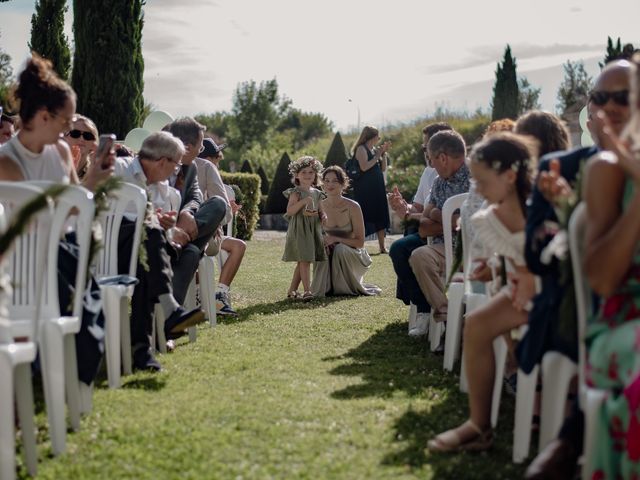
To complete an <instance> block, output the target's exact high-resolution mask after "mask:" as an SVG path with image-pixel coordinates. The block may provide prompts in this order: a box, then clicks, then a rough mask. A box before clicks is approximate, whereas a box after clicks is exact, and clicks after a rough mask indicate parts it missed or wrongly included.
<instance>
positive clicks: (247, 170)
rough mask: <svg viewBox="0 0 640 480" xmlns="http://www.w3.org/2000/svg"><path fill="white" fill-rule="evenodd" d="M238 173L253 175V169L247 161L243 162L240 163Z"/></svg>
mask: <svg viewBox="0 0 640 480" xmlns="http://www.w3.org/2000/svg"><path fill="white" fill-rule="evenodd" d="M240 173H253V167H252V166H251V162H250V161H249V160H245V161H244V162H242V166H241V167H240Z"/></svg>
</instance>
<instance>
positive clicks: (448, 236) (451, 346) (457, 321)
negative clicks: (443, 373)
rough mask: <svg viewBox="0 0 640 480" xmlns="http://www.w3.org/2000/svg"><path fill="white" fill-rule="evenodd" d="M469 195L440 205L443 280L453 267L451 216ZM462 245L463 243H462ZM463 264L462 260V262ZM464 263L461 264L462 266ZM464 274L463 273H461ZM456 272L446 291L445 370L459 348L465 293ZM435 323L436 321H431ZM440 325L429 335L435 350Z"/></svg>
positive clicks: (452, 198)
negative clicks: (442, 239) (435, 337)
mask: <svg viewBox="0 0 640 480" xmlns="http://www.w3.org/2000/svg"><path fill="white" fill-rule="evenodd" d="M468 196H469V194H468V193H461V194H459V195H454V196H453V197H449V198H448V199H447V201H446V202H444V205H443V206H442V230H443V234H444V259H445V262H444V263H445V280H446V279H448V277H449V275H450V274H451V268H452V267H453V225H452V222H451V221H452V217H453V213H454V212H455V211H456V210H459V209H460V207H461V206H462V203H463V202H464V201H465V200H466V199H467V197H468ZM463 247H464V244H463ZM463 264H464V262H463ZM464 266H466V265H463V267H464ZM463 275H464V274H463ZM463 275H460V274H458V273H456V274H455V275H454V276H453V279H452V281H451V283H450V284H449V289H448V291H447V298H448V300H449V301H448V306H447V327H446V334H445V342H444V360H443V367H444V368H445V370H449V371H451V370H453V363H454V362H455V360H456V358H457V357H458V355H459V350H460V335H461V331H460V330H461V329H460V326H461V323H462V303H463V299H464V293H465V284H464V276H463ZM431 323H432V325H431V326H433V324H435V323H436V322H433V321H432V322H431ZM441 329H442V325H437V326H436V329H435V330H436V332H435V333H436V335H437V339H436V340H434V337H432V336H431V335H429V337H430V339H431V349H432V350H435V348H437V347H438V345H437V343H436V344H435V348H434V343H435V342H436V341H437V342H439V341H440V336H441V335H442V330H441Z"/></svg>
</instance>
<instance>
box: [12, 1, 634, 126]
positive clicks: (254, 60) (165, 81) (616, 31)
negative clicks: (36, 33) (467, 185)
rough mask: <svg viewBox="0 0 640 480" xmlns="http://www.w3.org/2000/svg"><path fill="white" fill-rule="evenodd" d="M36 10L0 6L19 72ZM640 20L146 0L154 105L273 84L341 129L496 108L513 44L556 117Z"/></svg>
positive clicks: (208, 102)
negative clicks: (576, 77)
mask: <svg viewBox="0 0 640 480" xmlns="http://www.w3.org/2000/svg"><path fill="white" fill-rule="evenodd" d="M34 3H35V2H34V1H33V0H30V1H28V0H11V1H9V2H7V3H0V35H1V37H0V45H1V46H2V48H3V49H4V50H5V51H6V52H8V53H9V54H10V55H11V56H12V58H13V60H14V68H15V69H16V70H18V69H19V67H20V65H21V64H22V63H23V61H24V59H25V58H26V57H27V55H28V50H27V46H26V44H27V41H28V38H29V32H30V27H31V25H30V16H31V14H32V12H33V8H34ZM639 18H640V1H637V0H626V1H622V0H608V1H607V2H603V1H602V0H582V1H577V0H537V1H536V2H529V1H523V0H512V1H502V0H500V1H498V0H485V1H483V2H476V1H471V0H469V1H449V2H428V1H424V0H422V1H417V0H395V1H393V2H391V1H382V0H368V1H364V0H349V1H345V0H324V1H323V2H317V1H313V2H312V1H309V0H269V1H259V0H185V1H176V0H148V1H147V5H146V7H145V29H144V32H143V55H144V58H145V97H146V99H147V100H149V101H151V102H152V103H153V104H155V105H156V106H157V107H158V108H159V109H162V110H165V111H167V112H169V113H171V114H173V115H187V114H196V113H204V112H213V111H217V110H228V109H229V108H230V106H231V96H232V93H233V90H234V89H235V87H236V85H237V84H238V83H239V82H242V81H245V80H249V79H254V80H256V81H260V80H267V79H271V78H273V77H276V78H277V79H278V83H279V85H280V90H281V92H282V93H283V94H285V95H286V96H288V97H289V98H291V99H292V100H293V103H294V105H295V106H296V107H298V108H301V109H303V110H308V111H319V112H322V113H324V114H325V115H327V117H329V119H330V120H332V121H333V122H334V124H335V125H336V126H337V127H339V128H342V129H345V128H348V127H353V126H354V125H355V123H356V121H357V110H358V109H359V110H360V114H361V121H362V123H371V124H376V125H379V126H382V127H384V125H385V124H388V123H391V122H397V121H406V120H410V119H412V118H415V117H416V116H419V115H423V114H425V113H428V112H432V111H433V110H434V109H435V108H436V107H437V106H443V107H445V108H451V109H467V110H475V109H476V108H483V109H487V108H488V106H489V103H490V101H491V88H492V85H493V77H494V71H495V67H496V62H497V61H498V60H499V59H500V58H501V57H502V53H503V51H504V47H505V45H506V44H507V43H509V44H511V47H512V51H513V54H514V55H515V57H516V59H517V62H518V72H519V74H520V75H524V76H526V77H527V78H528V79H529V81H530V82H531V83H532V84H533V85H535V86H538V87H542V89H543V91H542V97H541V100H542V103H543V107H544V108H546V109H548V110H553V109H554V108H555V104H556V92H557V89H558V85H559V83H560V81H561V80H562V67H561V65H562V63H564V62H565V61H566V60H567V59H571V60H574V61H575V60H583V61H584V62H585V65H586V66H587V70H588V71H589V73H590V74H592V75H595V74H597V72H598V66H597V63H598V61H599V60H601V58H602V56H603V54H604V49H605V45H606V40H607V36H608V35H610V36H613V37H618V36H620V37H621V38H622V40H623V41H626V42H633V43H634V44H640V30H639V29H638V27H637V22H638V19H639ZM67 30H68V32H69V35H70V38H71V24H70V16H69V15H68V21H67ZM349 99H352V101H351V102H349Z"/></svg>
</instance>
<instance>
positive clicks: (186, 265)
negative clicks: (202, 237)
mask: <svg viewBox="0 0 640 480" xmlns="http://www.w3.org/2000/svg"><path fill="white" fill-rule="evenodd" d="M201 257H202V251H201V250H200V249H199V248H198V247H197V246H196V245H194V244H193V243H188V244H186V245H185V246H184V247H183V248H182V250H181V251H180V253H179V254H178V256H177V257H176V258H175V259H174V260H173V261H172V262H171V266H172V267H173V296H174V297H175V299H176V301H177V302H178V303H179V304H180V305H182V304H183V303H184V299H185V297H186V296H187V290H188V289H189V284H190V283H191V280H192V279H193V276H194V275H195V274H196V271H197V270H198V264H199V263H200V258H201Z"/></svg>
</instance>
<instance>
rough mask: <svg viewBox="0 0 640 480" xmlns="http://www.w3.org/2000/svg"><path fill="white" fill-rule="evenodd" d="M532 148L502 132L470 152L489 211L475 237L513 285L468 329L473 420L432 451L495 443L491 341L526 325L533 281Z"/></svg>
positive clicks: (441, 438)
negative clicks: (529, 233)
mask: <svg viewBox="0 0 640 480" xmlns="http://www.w3.org/2000/svg"><path fill="white" fill-rule="evenodd" d="M532 156H533V155H532V148H531V146H530V145H529V144H528V143H527V140H526V139H525V138H524V137H521V136H518V135H514V134H511V133H498V134H495V135H492V136H491V137H489V138H487V139H485V140H483V141H482V142H480V143H479V144H478V145H476V147H474V149H473V151H472V152H471V164H470V169H471V174H472V175H473V178H474V179H475V181H476V186H477V191H478V193H479V194H480V195H482V196H483V197H484V198H485V199H486V200H487V201H488V202H489V204H490V205H489V207H488V208H486V209H484V210H480V211H478V212H477V213H475V214H474V215H473V216H472V217H471V221H472V223H473V226H474V227H475V229H476V235H477V236H478V238H479V239H480V241H481V243H482V244H483V245H487V246H489V245H490V246H491V249H492V253H495V254H497V255H501V256H504V257H505V259H506V265H507V272H508V274H509V279H510V280H509V283H508V285H506V286H505V287H503V288H502V289H501V290H500V291H499V292H498V293H497V294H496V295H495V296H494V297H493V298H491V300H490V301H489V302H488V303H487V304H486V305H484V306H483V307H481V308H479V309H477V310H475V311H474V312H473V313H471V314H470V315H469V316H468V317H467V318H466V321H465V326H464V349H465V353H464V361H465V368H466V371H467V378H468V381H469V410H470V419H469V420H467V421H466V422H465V423H463V424H462V425H460V426H459V427H457V428H455V429H453V430H448V431H446V432H444V433H441V434H440V435H438V436H437V437H435V438H434V439H432V440H430V441H429V443H428V447H429V450H431V451H439V452H452V451H462V450H476V451H478V450H487V449H488V448H489V447H491V445H492V443H493V431H492V429H491V398H492V393H493V384H494V376H495V358H494V355H493V340H494V339H495V338H497V337H499V336H500V335H504V334H506V333H509V332H510V331H511V330H512V329H514V328H517V327H519V326H521V325H523V324H525V323H526V322H527V316H528V314H527V311H526V309H527V307H528V304H529V302H530V300H531V298H532V297H533V293H534V277H533V275H532V274H531V273H529V271H528V270H527V268H526V265H525V260H524V241H525V235H524V227H525V212H526V210H525V208H526V207H525V202H526V199H527V197H528V196H529V193H530V192H531V175H530V167H531V165H530V163H531V160H530V159H531V158H532Z"/></svg>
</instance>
